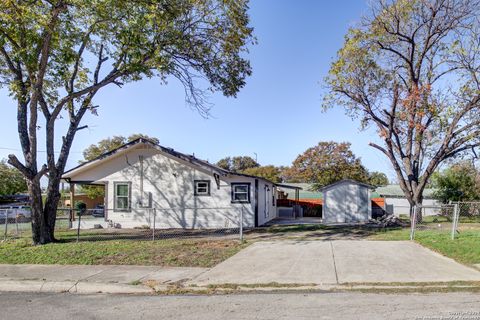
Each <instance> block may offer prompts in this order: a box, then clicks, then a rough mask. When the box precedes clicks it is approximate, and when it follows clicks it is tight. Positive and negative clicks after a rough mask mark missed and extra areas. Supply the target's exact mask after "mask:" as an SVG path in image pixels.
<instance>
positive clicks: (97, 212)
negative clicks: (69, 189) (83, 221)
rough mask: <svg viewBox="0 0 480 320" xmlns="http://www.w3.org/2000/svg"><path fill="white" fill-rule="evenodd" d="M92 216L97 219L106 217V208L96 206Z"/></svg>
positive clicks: (99, 205) (100, 205)
mask: <svg viewBox="0 0 480 320" xmlns="http://www.w3.org/2000/svg"><path fill="white" fill-rule="evenodd" d="M92 216H94V217H97V218H103V217H105V206H104V205H102V204H98V205H96V206H95V208H94V209H93V210H92Z"/></svg>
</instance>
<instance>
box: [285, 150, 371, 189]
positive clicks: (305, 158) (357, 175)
mask: <svg viewBox="0 0 480 320" xmlns="http://www.w3.org/2000/svg"><path fill="white" fill-rule="evenodd" d="M286 175H287V176H288V181H289V182H308V183H313V184H315V188H319V187H323V186H325V185H328V184H331V183H334V182H337V181H339V180H342V179H354V180H357V181H360V182H368V171H367V169H365V167H364V166H363V165H362V162H361V160H360V158H357V157H356V156H355V154H354V153H353V152H352V150H351V149H350V143H347V142H341V143H338V142H334V141H324V142H320V143H318V144H317V145H316V146H314V147H311V148H308V149H307V150H306V151H305V152H304V153H302V154H300V155H299V156H298V157H297V158H296V159H295V160H294V161H293V163H292V166H291V167H290V168H289V169H288V170H287V173H286Z"/></svg>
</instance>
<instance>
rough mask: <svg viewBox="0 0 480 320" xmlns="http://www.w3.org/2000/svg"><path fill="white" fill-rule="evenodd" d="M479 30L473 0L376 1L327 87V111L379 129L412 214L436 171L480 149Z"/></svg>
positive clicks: (354, 30) (383, 149)
mask: <svg viewBox="0 0 480 320" xmlns="http://www.w3.org/2000/svg"><path fill="white" fill-rule="evenodd" d="M479 29H480V25H479V1H478V0H375V1H373V2H372V11H371V14H369V15H368V16H366V17H365V18H364V19H363V21H362V23H361V24H360V25H359V26H357V27H354V28H351V29H350V31H349V32H348V34H347V35H346V38H345V43H344V45H343V48H341V50H340V51H339V52H338V57H337V59H336V61H334V62H333V64H332V66H331V69H330V73H329V76H328V77H327V79H326V83H327V86H328V87H329V91H330V94H329V95H327V96H326V98H325V101H324V105H325V107H327V108H330V107H333V106H336V105H340V106H343V107H344V108H345V109H346V110H347V112H348V113H349V114H351V115H352V116H354V117H358V118H359V119H360V121H361V123H362V127H363V128H365V127H368V126H373V127H374V128H375V129H376V131H377V132H378V136H379V137H380V139H381V141H382V142H381V143H375V142H372V143H370V145H371V146H372V147H374V148H375V149H377V150H379V151H380V152H382V153H383V154H384V155H385V156H386V157H387V158H388V159H389V160H390V162H391V164H392V166H393V168H394V169H395V172H396V176H397V180H398V182H399V183H400V187H401V188H402V190H403V192H404V194H405V196H406V198H407V199H408V201H409V203H410V205H411V206H412V207H413V206H414V205H421V204H422V201H423V191H424V189H425V186H426V185H427V183H428V181H429V178H430V176H431V175H432V173H433V172H434V171H435V170H436V168H438V166H439V164H440V163H442V162H443V161H445V160H447V159H451V158H454V157H460V156H462V155H465V153H467V152H470V151H473V150H474V148H476V147H477V146H479V145H480V139H479V133H480V72H479V71H480V55H479V54H478V52H479V50H480V37H479ZM418 212H419V213H420V212H421V210H418ZM418 217H419V219H421V215H420V214H419V215H418Z"/></svg>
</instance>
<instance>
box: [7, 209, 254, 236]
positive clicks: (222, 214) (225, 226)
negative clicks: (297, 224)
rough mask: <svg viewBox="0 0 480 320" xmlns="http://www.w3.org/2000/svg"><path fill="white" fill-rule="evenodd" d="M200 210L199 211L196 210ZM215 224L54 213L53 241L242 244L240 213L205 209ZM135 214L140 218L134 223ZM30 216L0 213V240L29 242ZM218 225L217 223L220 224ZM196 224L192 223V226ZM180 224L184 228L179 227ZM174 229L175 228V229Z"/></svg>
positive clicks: (151, 215)
mask: <svg viewBox="0 0 480 320" xmlns="http://www.w3.org/2000/svg"><path fill="white" fill-rule="evenodd" d="M196 210H197V211H198V210H202V209H196ZM208 210H209V211H210V212H212V214H214V216H212V218H213V219H215V221H212V222H210V223H208V221H207V222H205V221H202V222H197V225H192V222H190V221H189V223H188V224H187V222H186V221H184V222H183V221H182V219H180V218H179V219H178V221H176V222H175V223H170V224H171V225H174V226H173V227H170V226H169V225H168V224H167V225H165V219H164V218H165V216H171V211H173V209H158V208H152V209H141V210H140V214H139V210H136V212H135V213H134V214H132V217H131V218H130V220H128V219H124V220H123V221H120V222H118V221H115V220H111V219H109V216H110V215H111V214H112V213H113V210H110V211H107V210H104V209H103V208H102V209H98V208H97V209H84V210H78V209H73V210H72V209H68V208H67V209H58V210H57V216H56V223H55V237H56V238H57V239H58V240H60V241H64V242H69V241H71V242H79V241H107V240H152V241H155V240H164V239H238V240H240V241H243V231H244V225H245V219H244V212H243V209H238V210H235V211H233V212H232V209H231V208H214V209H208ZM135 214H137V215H138V216H140V217H142V220H141V221H136V220H135ZM31 221H32V220H31V212H30V209H29V208H28V207H21V208H18V207H17V208H3V209H0V230H1V231H0V232H1V233H0V234H2V235H3V237H2V238H3V240H4V241H6V240H14V239H21V238H31V236H32V229H31ZM219 221H220V222H221V223H220V222H219ZM195 223H196V222H195V221H194V222H193V224H195ZM182 224H184V225H185V226H184V227H180V226H181V225H182ZM175 225H176V227H175Z"/></svg>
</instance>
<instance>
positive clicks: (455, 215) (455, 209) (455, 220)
mask: <svg viewBox="0 0 480 320" xmlns="http://www.w3.org/2000/svg"><path fill="white" fill-rule="evenodd" d="M459 215H460V214H459V210H458V203H455V204H454V205H453V223H452V240H455V232H456V231H457V224H458V218H459V217H458V216H459Z"/></svg>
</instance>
